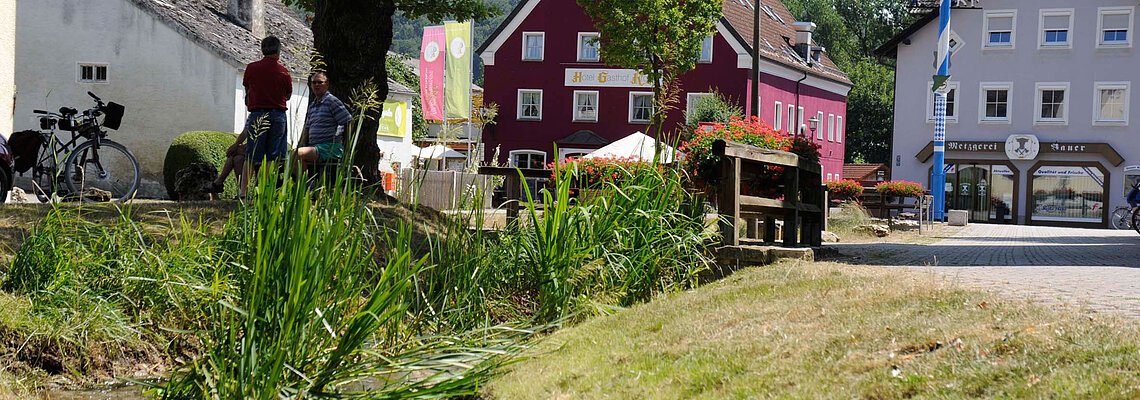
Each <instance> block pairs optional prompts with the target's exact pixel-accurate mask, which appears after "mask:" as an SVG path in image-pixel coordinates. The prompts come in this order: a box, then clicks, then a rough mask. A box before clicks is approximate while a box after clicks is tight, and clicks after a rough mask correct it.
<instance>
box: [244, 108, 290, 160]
mask: <svg viewBox="0 0 1140 400" xmlns="http://www.w3.org/2000/svg"><path fill="white" fill-rule="evenodd" d="M262 118H264V121H263V122H261V126H260V127H259V126H258V121H259V120H261V119H262ZM245 128H246V129H248V130H249V145H248V146H246V149H245V153H246V157H248V160H250V161H252V162H253V163H254V164H258V163H261V161H262V160H270V161H277V160H280V159H283V158H285V154H286V153H287V152H288V151H289V143H288V136H287V131H288V124H287V122H286V119H285V111H282V110H255V111H250V112H249V117H248V118H246V120H245Z"/></svg>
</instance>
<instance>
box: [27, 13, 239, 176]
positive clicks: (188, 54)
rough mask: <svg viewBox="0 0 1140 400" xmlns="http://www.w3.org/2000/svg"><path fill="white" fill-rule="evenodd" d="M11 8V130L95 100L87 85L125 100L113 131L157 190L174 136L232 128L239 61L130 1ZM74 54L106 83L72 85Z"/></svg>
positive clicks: (102, 94) (113, 136) (111, 97)
mask: <svg viewBox="0 0 1140 400" xmlns="http://www.w3.org/2000/svg"><path fill="white" fill-rule="evenodd" d="M5 3H6V2H5ZM16 9H17V12H16V13H17V18H16V22H17V24H16V60H17V61H18V62H17V65H16V71H15V76H16V81H17V82H19V90H20V94H19V98H18V99H17V102H16V118H15V123H14V124H15V129H16V130H22V129H31V128H34V127H35V120H34V119H33V118H32V110H33V109H48V110H56V109H58V108H59V107H60V106H69V107H75V108H80V109H85V108H88V107H91V106H92V105H94V103H93V102H92V101H91V98H89V97H88V96H87V94H86V93H87V91H92V92H95V94H97V95H99V96H100V97H102V98H103V99H104V100H105V101H114V102H117V103H120V104H123V105H124V106H126V115H125V116H124V118H123V123H122V127H121V128H120V129H119V130H118V131H112V132H111V134H110V138H111V139H112V140H115V141H118V142H120V143H123V144H124V145H126V146H127V147H128V148H130V149H131V151H132V152H133V153H134V154H135V156H136V157H138V159H139V163H140V165H141V167H142V170H143V186H142V187H141V188H140V192H139V195H140V196H146V197H151V196H154V197H162V196H165V193H166V192H165V190H164V189H163V186H162V183H161V182H162V163H163V160H164V158H165V157H166V151H167V149H168V147H169V146H170V142H171V141H172V140H173V139H174V137H175V136H177V135H178V134H180V133H182V132H186V131H192V130H219V131H229V130H232V129H233V127H234V124H233V118H234V109H235V107H234V104H235V103H234V83H233V82H234V76H235V74H236V71H237V68H238V67H237V66H235V65H232V64H230V63H228V62H226V61H224V60H222V59H221V58H219V57H218V56H217V55H215V54H214V53H212V52H210V51H209V50H206V49H205V48H204V47H202V46H201V45H199V44H197V43H195V42H193V41H191V40H189V39H186V38H185V37H184V36H183V35H182V34H181V33H179V32H177V31H175V30H173V29H171V28H170V27H168V26H167V25H166V24H164V23H163V22H161V21H159V20H157V19H156V18H154V17H153V16H152V15H151V14H149V13H147V12H146V11H143V10H141V9H139V8H137V7H135V6H134V5H132V4H130V2H128V1H126V0H23V1H20V2H19V3H18V4H17V5H16ZM80 62H97V63H106V64H108V65H109V67H108V70H107V75H108V82H107V83H100V84H91V83H77V75H78V65H77V63H80Z"/></svg>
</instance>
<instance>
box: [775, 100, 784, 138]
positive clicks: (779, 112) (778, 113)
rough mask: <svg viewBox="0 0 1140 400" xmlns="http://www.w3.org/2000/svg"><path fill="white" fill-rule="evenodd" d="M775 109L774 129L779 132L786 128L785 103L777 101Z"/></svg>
mask: <svg viewBox="0 0 1140 400" xmlns="http://www.w3.org/2000/svg"><path fill="white" fill-rule="evenodd" d="M774 111H775V112H774V113H773V114H772V116H773V118H772V129H775V130H776V131H777V132H779V131H780V130H781V129H784V115H783V114H784V103H781V102H778V101H777V102H776V107H775V109H774Z"/></svg>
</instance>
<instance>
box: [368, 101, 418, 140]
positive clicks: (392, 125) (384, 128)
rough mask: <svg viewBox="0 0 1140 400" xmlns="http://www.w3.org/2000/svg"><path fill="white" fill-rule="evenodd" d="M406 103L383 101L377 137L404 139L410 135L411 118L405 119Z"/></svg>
mask: <svg viewBox="0 0 1140 400" xmlns="http://www.w3.org/2000/svg"><path fill="white" fill-rule="evenodd" d="M407 112H408V103H405V102H402V101H395V100H386V101H384V108H383V111H381V114H380V121H379V122H380V127H379V128H378V130H377V131H376V134H377V135H381V136H395V137H405V136H407V135H409V134H411V133H412V121H411V118H407Z"/></svg>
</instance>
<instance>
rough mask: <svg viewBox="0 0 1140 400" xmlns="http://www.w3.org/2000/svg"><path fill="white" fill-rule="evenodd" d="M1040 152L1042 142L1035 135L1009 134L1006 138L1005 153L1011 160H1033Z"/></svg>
mask: <svg viewBox="0 0 1140 400" xmlns="http://www.w3.org/2000/svg"><path fill="white" fill-rule="evenodd" d="M1054 145H1056V143H1054ZM1040 152H1041V142H1040V141H1038V140H1037V136H1035V135H1009V138H1008V139H1006V140H1005V155H1006V157H1009V159H1010V160H1032V159H1035V158H1037V154H1038V153H1040Z"/></svg>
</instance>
